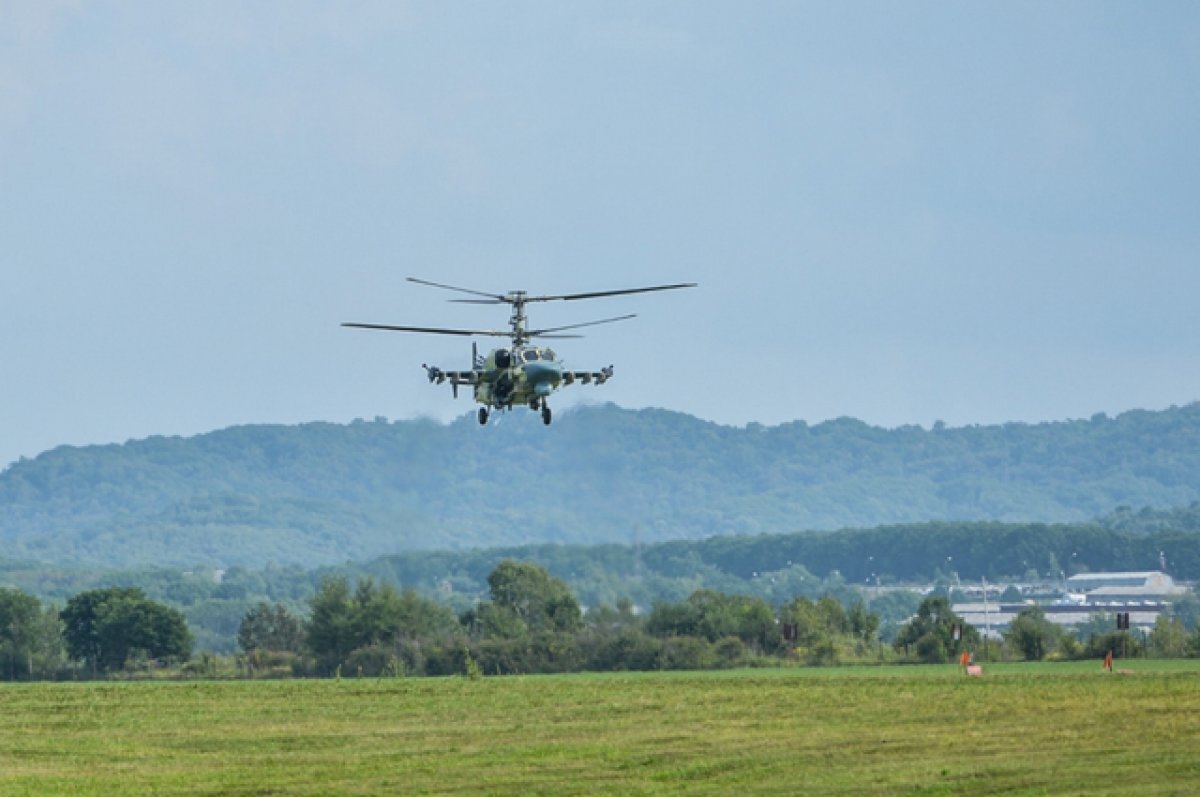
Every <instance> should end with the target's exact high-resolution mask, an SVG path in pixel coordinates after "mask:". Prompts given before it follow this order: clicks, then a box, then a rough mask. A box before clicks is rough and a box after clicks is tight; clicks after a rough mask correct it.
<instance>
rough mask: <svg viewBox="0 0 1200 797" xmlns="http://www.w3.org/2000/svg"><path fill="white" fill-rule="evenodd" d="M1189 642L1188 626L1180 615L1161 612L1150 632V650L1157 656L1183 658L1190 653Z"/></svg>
mask: <svg viewBox="0 0 1200 797" xmlns="http://www.w3.org/2000/svg"><path fill="white" fill-rule="evenodd" d="M1189 643H1190V640H1189V639H1188V632H1187V627H1186V626H1184V624H1183V621H1182V620H1180V619H1179V618H1178V617H1166V616H1164V615H1161V614H1160V615H1159V616H1158V619H1156V620H1155V621H1154V630H1153V631H1151V632H1150V650H1151V651H1152V653H1153V654H1154V655H1155V656H1161V657H1163V658H1168V659H1178V658H1183V657H1184V656H1187V655H1188V652H1189V647H1190V644H1189Z"/></svg>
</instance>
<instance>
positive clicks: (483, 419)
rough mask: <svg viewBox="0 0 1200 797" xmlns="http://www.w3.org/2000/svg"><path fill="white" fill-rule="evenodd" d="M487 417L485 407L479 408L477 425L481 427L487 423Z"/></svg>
mask: <svg viewBox="0 0 1200 797" xmlns="http://www.w3.org/2000/svg"><path fill="white" fill-rule="evenodd" d="M487 416H488V411H487V407H480V408H479V425H480V426H483V425H485V424H486V423H487Z"/></svg>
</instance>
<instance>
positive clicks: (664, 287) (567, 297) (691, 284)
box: [525, 282, 698, 302]
mask: <svg viewBox="0 0 1200 797" xmlns="http://www.w3.org/2000/svg"><path fill="white" fill-rule="evenodd" d="M697 284H698V283H695V282H680V283H678V284H675V285H654V286H652V287H649V288H626V289H624V290H619V291H593V292H591V293H565V294H562V295H560V296H526V297H525V301H527V302H550V301H556V300H559V299H562V300H565V301H568V302H569V301H574V300H575V299H599V298H601V297H603V296H622V295H624V294H627V293H650V292H651V291H673V290H676V289H678V288H695V287H696V285H697Z"/></svg>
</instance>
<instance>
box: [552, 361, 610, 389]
mask: <svg viewBox="0 0 1200 797" xmlns="http://www.w3.org/2000/svg"><path fill="white" fill-rule="evenodd" d="M612 375H613V367H612V366H611V365H610V366H608V367H607V368H601V369H600V370H599V371H563V384H564V385H573V384H575V383H576V382H579V383H580V384H583V385H589V384H597V385H603V384H604V383H605V382H607V381H608V380H609V379H611V378H612Z"/></svg>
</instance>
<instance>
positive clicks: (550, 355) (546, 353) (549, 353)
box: [521, 349, 558, 363]
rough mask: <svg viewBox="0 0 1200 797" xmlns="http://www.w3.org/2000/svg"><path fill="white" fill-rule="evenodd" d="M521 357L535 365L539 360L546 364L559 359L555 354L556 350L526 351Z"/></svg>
mask: <svg viewBox="0 0 1200 797" xmlns="http://www.w3.org/2000/svg"><path fill="white" fill-rule="evenodd" d="M521 356H522V357H524V358H525V362H527V363H533V362H537V361H538V360H545V361H546V362H554V361H555V360H557V359H558V357H557V356H556V355H555V354H554V349H525V350H524V351H523V352H521Z"/></svg>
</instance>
